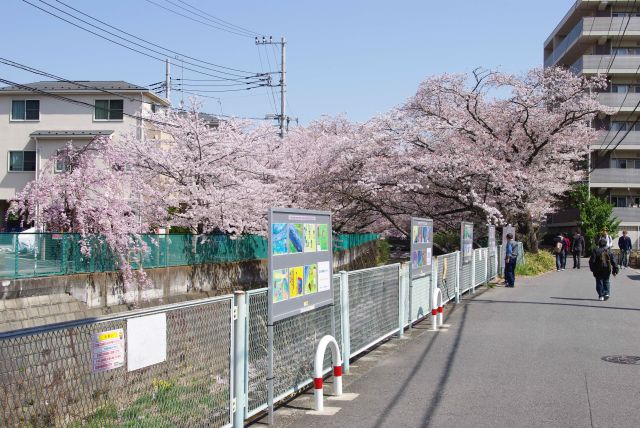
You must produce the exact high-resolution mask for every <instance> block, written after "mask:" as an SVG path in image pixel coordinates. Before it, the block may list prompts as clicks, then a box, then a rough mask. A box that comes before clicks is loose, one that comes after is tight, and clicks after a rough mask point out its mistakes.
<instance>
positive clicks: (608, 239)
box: [602, 229, 613, 249]
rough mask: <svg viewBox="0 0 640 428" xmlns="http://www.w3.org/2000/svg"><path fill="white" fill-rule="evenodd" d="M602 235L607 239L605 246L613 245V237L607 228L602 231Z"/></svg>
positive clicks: (609, 247)
mask: <svg viewBox="0 0 640 428" xmlns="http://www.w3.org/2000/svg"><path fill="white" fill-rule="evenodd" d="M602 237H603V238H604V239H606V240H607V248H608V249H611V247H612V246H613V238H612V237H611V235H609V231H608V230H607V229H604V230H603V231H602Z"/></svg>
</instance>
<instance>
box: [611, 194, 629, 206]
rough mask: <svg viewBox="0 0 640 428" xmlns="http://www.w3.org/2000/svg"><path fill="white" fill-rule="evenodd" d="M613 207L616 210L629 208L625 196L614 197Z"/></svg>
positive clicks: (612, 198) (612, 200)
mask: <svg viewBox="0 0 640 428" xmlns="http://www.w3.org/2000/svg"><path fill="white" fill-rule="evenodd" d="M611 205H613V206H614V207H616V208H624V207H626V206H627V198H626V197H624V196H612V197H611Z"/></svg>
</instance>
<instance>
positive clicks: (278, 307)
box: [269, 208, 333, 321]
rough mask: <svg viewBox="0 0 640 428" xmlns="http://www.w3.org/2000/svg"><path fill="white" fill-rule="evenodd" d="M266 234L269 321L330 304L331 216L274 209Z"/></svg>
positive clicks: (331, 295)
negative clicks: (270, 312)
mask: <svg viewBox="0 0 640 428" xmlns="http://www.w3.org/2000/svg"><path fill="white" fill-rule="evenodd" d="M269 231H270V233H269V304H270V305H271V309H272V317H273V318H272V320H273V321H278V320H281V319H284V318H288V317H290V316H294V315H297V314H300V313H303V312H306V311H310V310H312V309H315V308H318V307H321V306H325V305H327V304H331V303H332V302H333V294H332V290H331V279H332V276H333V252H332V251H331V248H332V245H331V214H330V213H328V212H321V211H307V210H293V209H275V208H274V209H272V210H271V211H270V212H269Z"/></svg>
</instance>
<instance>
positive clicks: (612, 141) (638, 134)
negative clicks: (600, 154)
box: [591, 131, 640, 149]
mask: <svg viewBox="0 0 640 428" xmlns="http://www.w3.org/2000/svg"><path fill="white" fill-rule="evenodd" d="M601 132H602V135H601V136H600V138H599V139H598V140H597V142H596V143H595V144H592V145H591V148H592V149H604V148H605V147H606V148H607V149H610V148H612V147H616V148H618V149H625V148H627V149H631V147H628V146H637V147H633V149H638V148H640V131H631V132H629V133H628V134H627V131H620V132H618V131H601ZM625 134H626V135H627V136H626V137H625ZM623 138H624V140H623ZM621 140H622V141H621ZM607 146H608V147H607ZM625 146H627V147H625Z"/></svg>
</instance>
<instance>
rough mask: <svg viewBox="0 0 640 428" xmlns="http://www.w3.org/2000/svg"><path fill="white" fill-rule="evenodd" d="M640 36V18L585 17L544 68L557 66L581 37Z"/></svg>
mask: <svg viewBox="0 0 640 428" xmlns="http://www.w3.org/2000/svg"><path fill="white" fill-rule="evenodd" d="M622 34H624V35H625V36H640V17H631V18H627V17H619V18H610V17H606V16H605V17H584V18H582V19H581V20H580V22H578V23H577V24H576V26H575V27H573V29H572V30H571V31H570V32H569V33H568V34H567V35H566V36H565V38H564V39H563V40H562V41H561V42H560V43H558V45H557V46H556V47H555V49H554V50H553V52H551V54H550V55H549V56H548V57H547V58H545V60H544V66H545V67H550V66H552V65H556V64H557V63H558V62H559V60H560V59H561V58H562V57H563V56H564V55H565V54H566V53H567V51H568V50H569V49H570V48H571V47H572V46H573V45H574V44H575V43H576V42H577V41H578V40H579V39H580V38H581V37H588V36H590V37H594V38H597V37H603V36H608V37H615V36H621V35H622Z"/></svg>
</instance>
